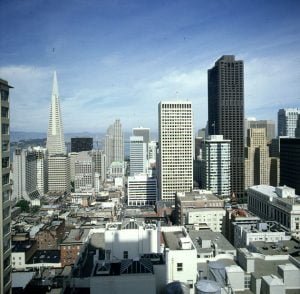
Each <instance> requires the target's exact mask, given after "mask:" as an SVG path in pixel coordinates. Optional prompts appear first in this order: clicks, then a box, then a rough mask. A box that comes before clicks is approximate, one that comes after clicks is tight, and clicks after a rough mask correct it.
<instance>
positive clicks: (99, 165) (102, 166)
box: [92, 150, 106, 182]
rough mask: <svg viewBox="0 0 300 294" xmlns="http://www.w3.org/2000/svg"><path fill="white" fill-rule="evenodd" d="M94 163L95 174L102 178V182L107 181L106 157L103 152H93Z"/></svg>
mask: <svg viewBox="0 0 300 294" xmlns="http://www.w3.org/2000/svg"><path fill="white" fill-rule="evenodd" d="M92 156H93V162H94V167H95V174H96V173H97V174H98V175H99V177H100V179H99V180H100V181H101V182H104V181H105V180H106V156H105V153H104V151H103V150H93V151H92Z"/></svg>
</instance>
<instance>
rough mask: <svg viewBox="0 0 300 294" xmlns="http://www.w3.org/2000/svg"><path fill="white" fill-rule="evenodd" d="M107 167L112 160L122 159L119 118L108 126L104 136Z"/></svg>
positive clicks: (122, 139)
mask: <svg viewBox="0 0 300 294" xmlns="http://www.w3.org/2000/svg"><path fill="white" fill-rule="evenodd" d="M104 151H105V154H106V161H107V168H108V167H109V166H110V165H111V163H112V162H114V161H124V134H123V131H122V125H121V122H120V120H119V119H117V120H116V121H115V122H114V124H112V125H111V126H109V127H108V129H107V133H106V136H105V150H104Z"/></svg>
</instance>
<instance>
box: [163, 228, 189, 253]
mask: <svg viewBox="0 0 300 294" xmlns="http://www.w3.org/2000/svg"><path fill="white" fill-rule="evenodd" d="M162 236H163V240H164V243H165V245H166V247H167V248H169V249H170V250H183V248H182V247H183V246H184V245H183V244H182V241H184V242H185V243H186V242H190V244H191V245H192V243H191V240H190V238H188V237H187V238H186V236H185V235H184V234H183V232H182V231H174V232H162ZM184 247H185V246H184ZM190 249H193V245H192V247H191V248H190Z"/></svg>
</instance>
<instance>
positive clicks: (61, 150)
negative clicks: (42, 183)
mask: <svg viewBox="0 0 300 294" xmlns="http://www.w3.org/2000/svg"><path fill="white" fill-rule="evenodd" d="M47 149H48V153H49V155H50V156H51V155H56V154H65V153H66V147H65V139H64V132H63V125H62V118H61V111H60V102H59V94H58V85H57V77H56V72H54V78H53V88H52V96H51V106H50V116H49V126H48V134H47Z"/></svg>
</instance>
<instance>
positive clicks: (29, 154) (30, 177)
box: [12, 148, 40, 202]
mask: <svg viewBox="0 0 300 294" xmlns="http://www.w3.org/2000/svg"><path fill="white" fill-rule="evenodd" d="M39 196H40V193H39V191H38V185H37V156H36V152H35V151H34V150H32V149H31V148H28V149H23V150H21V149H19V148H17V149H15V151H14V157H13V193H12V200H14V201H19V200H21V199H25V200H27V201H30V202H31V201H32V200H34V199H36V198H38V197H39Z"/></svg>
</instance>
